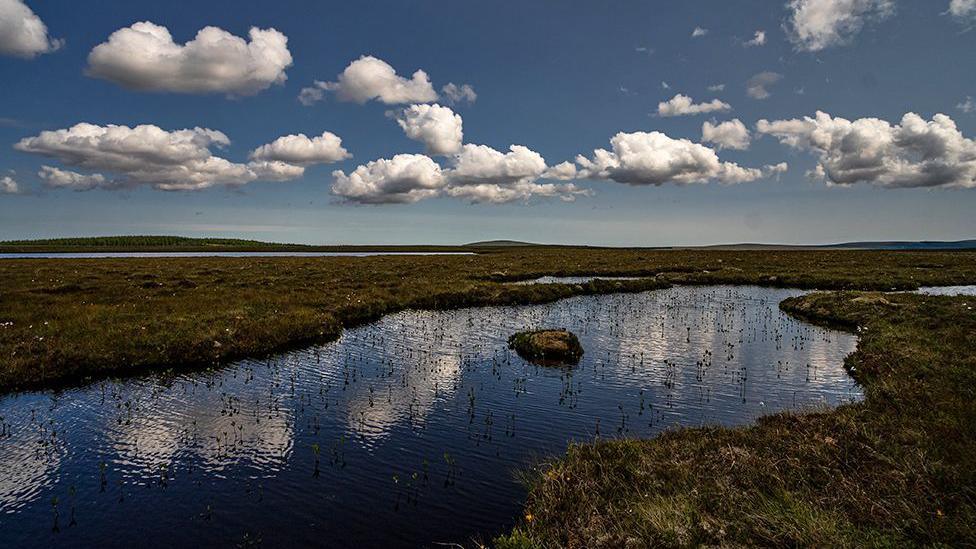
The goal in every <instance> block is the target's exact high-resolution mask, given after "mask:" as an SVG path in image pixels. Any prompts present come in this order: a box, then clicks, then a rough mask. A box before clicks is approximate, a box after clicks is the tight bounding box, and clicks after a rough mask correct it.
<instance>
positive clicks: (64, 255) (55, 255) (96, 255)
mask: <svg viewBox="0 0 976 549" xmlns="http://www.w3.org/2000/svg"><path fill="white" fill-rule="evenodd" d="M377 255H475V254H474V252H216V251H215V252H85V253H81V252H60V253H59V252H52V253H47V252H39V253H0V259H111V258H123V257H372V256H377Z"/></svg>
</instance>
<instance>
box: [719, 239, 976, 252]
mask: <svg viewBox="0 0 976 549" xmlns="http://www.w3.org/2000/svg"><path fill="white" fill-rule="evenodd" d="M701 247H702V248H707V249H710V250H970V249H976V240H954V241H941V240H922V241H911V240H893V241H879V242H870V241H866V242H841V243H838V244H759V243H741V244H716V245H712V246H701Z"/></svg>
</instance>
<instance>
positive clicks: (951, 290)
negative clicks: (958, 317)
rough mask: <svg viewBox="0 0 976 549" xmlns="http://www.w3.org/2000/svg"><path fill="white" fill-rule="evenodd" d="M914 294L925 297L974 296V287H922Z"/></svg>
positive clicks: (975, 294)
mask: <svg viewBox="0 0 976 549" xmlns="http://www.w3.org/2000/svg"><path fill="white" fill-rule="evenodd" d="M915 293H919V294H925V295H974V296H976V286H923V287H921V288H919V289H918V290H916V291H915Z"/></svg>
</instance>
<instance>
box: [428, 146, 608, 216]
mask: <svg viewBox="0 0 976 549" xmlns="http://www.w3.org/2000/svg"><path fill="white" fill-rule="evenodd" d="M564 164H566V163H563V164H560V165H558V166H556V167H554V168H553V169H552V170H550V169H548V168H547V166H546V161H545V159H544V158H542V155H540V154H539V153H537V152H535V151H533V150H531V149H529V148H528V147H524V146H522V145H512V146H511V147H509V152H507V153H502V152H500V151H497V150H495V149H493V148H491V147H488V146H486V145H471V144H468V145H465V146H464V148H463V149H462V150H461V153H460V154H459V155H458V156H457V157H455V160H454V167H453V168H452V169H451V170H450V171H448V178H449V186H448V188H447V193H448V195H450V196H453V197H456V198H462V199H465V200H469V201H471V202H484V203H492V204H500V203H505V202H513V201H516V200H528V199H530V198H532V197H534V196H538V197H545V198H559V199H561V200H563V201H567V202H571V201H573V200H575V199H576V197H577V196H588V195H589V194H590V191H588V190H586V189H581V188H579V187H577V186H576V185H575V184H572V183H564V184H554V183H538V179H539V178H550V179H567V177H568V175H569V173H568V170H567V168H566V166H565V165H564ZM574 172H575V167H574Z"/></svg>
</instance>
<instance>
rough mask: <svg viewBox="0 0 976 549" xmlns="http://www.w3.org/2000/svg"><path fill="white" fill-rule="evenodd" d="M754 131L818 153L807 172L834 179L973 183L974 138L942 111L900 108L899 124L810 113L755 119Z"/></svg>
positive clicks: (907, 183) (975, 168)
mask: <svg viewBox="0 0 976 549" xmlns="http://www.w3.org/2000/svg"><path fill="white" fill-rule="evenodd" d="M756 131H757V132H759V133H761V134H769V135H772V136H775V137H776V138H777V139H779V141H780V142H782V143H783V144H785V145H788V146H790V147H793V148H796V149H801V150H807V151H811V152H813V153H814V154H816V155H817V156H818V157H819V163H818V165H817V167H816V169H814V170H813V172H812V173H811V174H810V175H811V176H813V177H816V178H820V179H823V180H825V181H826V182H827V183H830V184H835V185H851V184H854V183H862V182H863V183H872V184H874V185H878V186H881V187H887V188H898V187H963V188H976V141H974V140H972V139H967V138H966V137H963V135H962V132H960V131H959V129H958V128H957V127H956V124H955V122H954V121H953V120H952V119H951V118H949V117H948V116H946V115H944V114H937V115H935V116H934V117H933V118H932V120H925V119H924V118H922V117H921V116H919V115H917V114H915V113H907V114H905V115H904V116H903V117H902V119H901V122H900V123H899V124H891V123H889V122H887V121H884V120H880V119H877V118H860V119H857V120H854V121H850V120H846V119H844V118H839V117H833V116H831V115H829V114H827V113H824V112H817V114H816V115H815V116H814V117H804V118H802V119H792V120H775V121H772V122H770V121H767V120H760V121H759V122H758V123H757V125H756Z"/></svg>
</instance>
